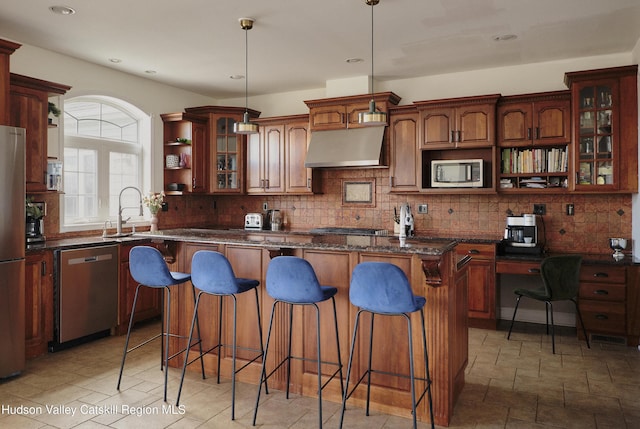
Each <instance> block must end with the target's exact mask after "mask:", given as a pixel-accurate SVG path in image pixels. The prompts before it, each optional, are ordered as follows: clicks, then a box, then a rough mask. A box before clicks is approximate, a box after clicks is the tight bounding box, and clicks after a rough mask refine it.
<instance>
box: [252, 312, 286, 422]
mask: <svg viewBox="0 0 640 429" xmlns="http://www.w3.org/2000/svg"><path fill="white" fill-rule="evenodd" d="M277 303H278V301H274V302H273V305H272V306H271V316H270V317H269V329H268V330H267V342H266V343H265V345H264V356H263V359H262V371H260V383H259V384H258V397H257V398H256V406H255V408H254V410H253V421H252V423H251V424H252V426H255V425H256V417H258V405H259V403H260V393H262V383H265V385H266V382H267V380H266V377H267V372H266V365H267V355H268V353H269V341H270V340H271V328H272V327H273V315H274V313H275V309H276V304H277ZM287 384H288V383H287ZM265 391H266V389H265Z"/></svg>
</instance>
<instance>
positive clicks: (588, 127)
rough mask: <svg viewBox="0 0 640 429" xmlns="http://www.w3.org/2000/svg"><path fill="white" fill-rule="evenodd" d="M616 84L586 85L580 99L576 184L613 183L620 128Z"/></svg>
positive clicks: (580, 92)
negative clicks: (617, 127)
mask: <svg viewBox="0 0 640 429" xmlns="http://www.w3.org/2000/svg"><path fill="white" fill-rule="evenodd" d="M615 96H616V88H615V84H598V85H587V86H584V87H582V88H580V90H579V98H578V106H579V113H578V115H579V116H578V121H579V126H578V148H577V149H578V165H577V167H578V168H577V183H576V185H578V186H581V185H614V184H615V180H614V177H615V176H614V173H615V171H614V165H615V164H614V162H613V161H614V159H615V157H617V156H619V154H617V153H616V146H615V145H614V136H615V133H616V132H617V130H615V129H614V127H613V124H614V123H616V122H615V121H614V119H615V117H614V115H616V109H615V104H614V103H615Z"/></svg>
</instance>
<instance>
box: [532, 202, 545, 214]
mask: <svg viewBox="0 0 640 429" xmlns="http://www.w3.org/2000/svg"><path fill="white" fill-rule="evenodd" d="M533 214H537V215H544V214H547V205H546V204H534V205H533Z"/></svg>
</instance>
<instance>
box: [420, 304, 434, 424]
mask: <svg viewBox="0 0 640 429" xmlns="http://www.w3.org/2000/svg"><path fill="white" fill-rule="evenodd" d="M420 319H421V326H422V349H423V350H424V374H425V375H424V378H425V379H426V383H427V399H428V401H429V415H430V416H431V429H435V423H434V420H433V398H432V397H431V374H429V353H428V352H427V329H426V327H425V324H424V309H420ZM423 395H424V393H423Z"/></svg>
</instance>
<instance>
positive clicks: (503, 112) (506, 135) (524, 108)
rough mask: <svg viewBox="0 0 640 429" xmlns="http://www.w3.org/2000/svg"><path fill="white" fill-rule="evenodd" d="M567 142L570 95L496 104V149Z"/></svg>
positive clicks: (526, 97) (504, 99)
mask: <svg viewBox="0 0 640 429" xmlns="http://www.w3.org/2000/svg"><path fill="white" fill-rule="evenodd" d="M570 142H571V92H570V91H554V92H548V93H537V94H527V95H515V96H508V97H502V98H501V99H500V102H499V103H498V146H528V145H545V144H550V145H557V144H569V143H570Z"/></svg>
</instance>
